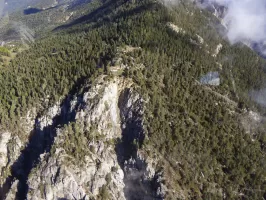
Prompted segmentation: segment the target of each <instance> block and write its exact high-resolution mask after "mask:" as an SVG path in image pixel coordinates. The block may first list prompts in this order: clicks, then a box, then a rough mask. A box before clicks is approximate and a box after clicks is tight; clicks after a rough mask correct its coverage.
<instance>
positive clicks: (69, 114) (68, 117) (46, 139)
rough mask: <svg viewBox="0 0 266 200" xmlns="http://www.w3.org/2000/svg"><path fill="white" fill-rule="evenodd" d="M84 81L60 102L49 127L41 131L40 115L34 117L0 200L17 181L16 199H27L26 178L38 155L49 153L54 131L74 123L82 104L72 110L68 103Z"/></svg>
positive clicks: (4, 185)
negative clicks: (25, 141)
mask: <svg viewBox="0 0 266 200" xmlns="http://www.w3.org/2000/svg"><path fill="white" fill-rule="evenodd" d="M86 80H87V78H85V77H83V78H81V79H79V80H78V81H77V83H76V84H75V85H74V87H73V88H72V90H71V91H70V92H69V95H68V96H67V97H66V98H65V99H64V100H63V101H62V103H61V105H60V113H59V114H58V115H57V116H55V117H54V118H53V119H52V121H53V123H52V124H51V125H47V126H46V127H44V128H43V129H41V128H40V121H39V120H40V117H41V115H39V116H37V117H36V119H35V125H34V126H35V127H34V130H33V131H32V132H31V133H30V136H29V140H28V144H27V146H26V147H25V148H24V149H23V150H22V151H21V154H20V156H19V158H18V159H17V160H16V162H15V163H14V164H13V165H12V166H11V176H9V177H8V178H7V179H6V181H5V183H4V184H3V187H2V188H0V199H5V197H6V195H7V194H8V192H9V190H10V189H11V186H12V183H13V182H14V181H15V180H19V184H18V187H17V193H16V199H27V193H28V189H29V188H28V184H27V180H28V176H29V174H30V172H31V170H32V169H33V168H34V167H36V166H37V165H38V164H39V163H40V155H41V154H43V153H45V152H50V150H51V148H52V146H53V144H54V140H55V137H56V134H57V133H56V129H57V128H60V127H63V126H64V125H65V124H68V123H70V122H74V121H75V116H76V112H75V111H76V109H77V108H78V107H79V106H80V104H79V103H82V102H78V103H77V105H76V107H75V108H74V109H71V105H70V102H71V100H72V98H73V95H74V94H75V93H76V92H77V90H78V88H79V87H80V86H81V85H84V83H85V81H86Z"/></svg>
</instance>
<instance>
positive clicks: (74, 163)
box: [0, 0, 266, 200]
mask: <svg viewBox="0 0 266 200" xmlns="http://www.w3.org/2000/svg"><path fill="white" fill-rule="evenodd" d="M85 5H86V6H85ZM71 9H73V10H72V11H75V12H77V13H79V11H80V13H82V11H84V10H86V9H87V10H86V12H85V11H84V13H83V14H82V16H80V17H76V18H75V19H73V20H70V21H68V22H66V23H65V24H64V25H62V26H59V27H57V28H56V29H54V30H53V31H52V32H49V33H47V32H46V33H45V34H47V35H45V34H44V35H43V37H42V38H40V39H38V40H37V41H35V42H34V43H32V44H31V45H30V46H29V49H28V50H25V51H23V52H21V53H19V54H18V55H17V56H16V58H14V59H13V60H12V62H11V63H10V64H9V65H8V67H5V68H2V69H1V72H0V79H1V82H0V97H1V99H0V111H1V112H0V119H1V137H0V144H1V148H0V152H1V154H0V160H1V163H0V167H1V178H0V185H1V192H0V194H1V198H2V199H25V198H27V199H130V200H131V199H240V198H243V199H262V198H265V195H266V193H265V191H266V182H265V177H266V174H265V141H266V136H265V128H264V127H263V126H264V124H265V123H264V118H263V115H264V113H265V108H263V107H262V106H260V105H258V104H256V103H255V102H253V101H252V99H251V98H250V96H249V92H250V91H252V90H259V89H260V88H263V86H264V84H265V78H266V74H265V61H264V60H263V59H261V58H260V57H259V56H258V55H257V54H256V53H254V52H253V51H251V49H250V48H248V47H246V46H245V45H241V44H238V45H234V46H231V45H229V43H228V42H227V41H226V40H225V39H224V38H222V37H221V36H220V34H219V32H220V30H217V27H218V28H219V29H222V27H221V26H220V25H219V24H220V21H219V20H218V19H217V18H216V17H215V16H213V14H211V13H209V12H208V11H206V10H200V9H199V8H198V7H196V6H195V5H194V4H191V3H188V2H186V1H184V2H182V1H181V3H180V4H179V5H178V6H174V7H171V8H169V7H166V6H165V5H164V4H163V3H161V1H151V0H145V1H122V0H119V1H113V0H106V1H92V2H90V3H89V2H87V1H84V2H82V1H81V2H79V4H73V7H71ZM51 12H52V11H51ZM67 12H68V11H67ZM85 13H87V14H85ZM39 14H41V13H39ZM28 17H30V16H28Z"/></svg>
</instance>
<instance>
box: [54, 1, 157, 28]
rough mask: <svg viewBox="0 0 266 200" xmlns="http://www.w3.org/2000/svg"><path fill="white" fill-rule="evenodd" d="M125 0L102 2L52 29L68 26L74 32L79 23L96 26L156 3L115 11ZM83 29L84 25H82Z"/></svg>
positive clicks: (141, 10) (127, 15)
mask: <svg viewBox="0 0 266 200" xmlns="http://www.w3.org/2000/svg"><path fill="white" fill-rule="evenodd" d="M125 3H126V1H119V2H117V1H115V0H111V1H109V2H108V3H106V4H104V5H103V6H101V7H99V8H97V9H96V10H94V11H92V12H91V13H89V14H88V15H85V16H82V17H80V18H78V19H76V20H74V21H72V22H71V23H69V24H66V25H62V26H59V27H57V28H55V29H54V30H53V31H59V30H65V29H68V28H72V27H73V28H75V29H74V30H71V29H70V31H68V32H69V33H76V32H78V31H80V29H79V27H78V25H81V24H90V23H91V25H92V26H91V27H90V28H98V27H101V26H102V25H104V24H106V23H108V22H115V21H117V20H118V19H120V18H126V17H130V16H134V15H137V14H140V13H142V12H143V11H146V10H148V9H153V8H154V6H155V5H156V4H154V3H147V4H144V5H141V6H138V7H135V8H132V9H130V10H125V11H118V12H117V13H115V10H117V9H118V8H119V7H120V6H122V5H123V4H125ZM82 29H84V27H82Z"/></svg>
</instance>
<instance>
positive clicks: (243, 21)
mask: <svg viewBox="0 0 266 200" xmlns="http://www.w3.org/2000/svg"><path fill="white" fill-rule="evenodd" d="M163 1H164V2H165V3H168V4H169V3H170V4H171V3H174V2H178V1H179V0H163ZM187 1H193V0H187ZM196 1H197V2H200V3H199V4H200V5H201V7H208V6H212V5H213V3H215V4H216V5H217V4H218V5H221V6H224V7H226V8H227V9H226V13H224V18H223V24H226V25H227V28H228V31H227V37H228V39H229V41H230V42H231V43H233V44H234V43H237V42H248V43H258V44H262V43H264V44H266V0H204V1H202V0H196Z"/></svg>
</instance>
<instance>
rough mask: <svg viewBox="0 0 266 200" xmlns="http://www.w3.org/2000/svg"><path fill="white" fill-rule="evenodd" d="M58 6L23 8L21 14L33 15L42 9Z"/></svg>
mask: <svg viewBox="0 0 266 200" xmlns="http://www.w3.org/2000/svg"><path fill="white" fill-rule="evenodd" d="M57 7H58V6H52V7H50V8H46V9H40V8H27V9H25V10H23V14H24V15H33V14H36V13H40V12H43V11H47V10H52V9H54V8H57Z"/></svg>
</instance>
